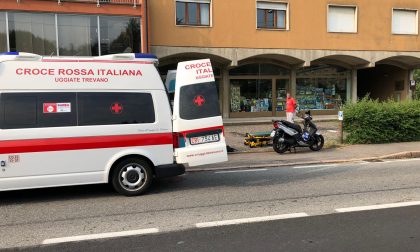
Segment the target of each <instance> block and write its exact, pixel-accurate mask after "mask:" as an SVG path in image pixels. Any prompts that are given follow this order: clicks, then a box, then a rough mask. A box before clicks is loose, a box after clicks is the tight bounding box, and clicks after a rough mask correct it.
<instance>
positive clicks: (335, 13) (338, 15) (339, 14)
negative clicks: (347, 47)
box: [328, 5, 357, 33]
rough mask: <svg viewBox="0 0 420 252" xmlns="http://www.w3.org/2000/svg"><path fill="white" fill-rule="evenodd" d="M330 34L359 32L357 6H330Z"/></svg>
mask: <svg viewBox="0 0 420 252" xmlns="http://www.w3.org/2000/svg"><path fill="white" fill-rule="evenodd" d="M328 32H344V33H356V32H357V8H356V7H355V6H336V5H329V6H328Z"/></svg>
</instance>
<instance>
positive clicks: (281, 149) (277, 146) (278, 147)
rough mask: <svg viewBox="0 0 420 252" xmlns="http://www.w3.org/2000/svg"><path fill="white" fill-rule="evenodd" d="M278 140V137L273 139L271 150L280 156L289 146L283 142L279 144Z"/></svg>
mask: <svg viewBox="0 0 420 252" xmlns="http://www.w3.org/2000/svg"><path fill="white" fill-rule="evenodd" d="M279 139H280V137H275V138H274V139H273V149H274V151H275V152H277V153H279V154H282V153H285V152H286V151H287V150H288V149H289V146H288V145H287V144H286V143H285V142H280V141H279Z"/></svg>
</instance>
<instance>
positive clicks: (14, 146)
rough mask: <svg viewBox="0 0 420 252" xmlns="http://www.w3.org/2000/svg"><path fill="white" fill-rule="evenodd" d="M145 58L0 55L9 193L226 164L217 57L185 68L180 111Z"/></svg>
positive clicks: (125, 188) (2, 182) (126, 181)
mask: <svg viewBox="0 0 420 252" xmlns="http://www.w3.org/2000/svg"><path fill="white" fill-rule="evenodd" d="M156 63H157V59H156V57H155V56H153V55H145V54H115V55H108V56H101V57H88V58H81V57H79V58H74V57H69V58H62V57H42V56H39V55H35V54H29V53H14V52H12V53H4V54H0V191H6V190H18V189H28V188H41V187H54V186H70V185H81V184H96V183H110V184H112V185H113V187H114V188H115V190H117V191H118V192H120V193H122V194H124V195H127V196H133V195H139V194H141V193H143V192H144V191H145V190H146V189H147V188H148V187H149V186H150V184H151V182H152V180H153V178H162V177H169V176H177V175H180V174H183V173H184V172H185V166H197V165H204V164H210V163H217V162H223V161H226V160H227V152H226V143H225V138H224V131H223V121H222V118H221V116H220V110H219V103H218V96H217V91H216V87H215V84H214V77H213V74H212V67H211V63H210V60H198V61H190V62H181V63H179V65H178V69H177V80H176V83H177V84H176V92H175V99H174V107H173V111H171V106H170V104H169V100H168V96H167V92H166V90H165V86H164V84H163V83H162V80H161V79H160V76H159V74H158V71H157V69H156V67H155V64H156Z"/></svg>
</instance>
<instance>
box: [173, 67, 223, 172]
mask: <svg viewBox="0 0 420 252" xmlns="http://www.w3.org/2000/svg"><path fill="white" fill-rule="evenodd" d="M173 132H174V152H175V153H174V154H175V159H176V162H177V163H180V164H186V165H188V166H198V165H205V164H213V163H219V162H224V161H227V150H226V141H225V137H224V128H223V120H222V116H221V114H220V106H219V97H218V94H217V88H216V84H215V81H214V75H213V69H212V66H211V63H210V60H209V59H205V60H195V61H187V62H180V63H178V68H177V74H176V86H175V96H174V110H173Z"/></svg>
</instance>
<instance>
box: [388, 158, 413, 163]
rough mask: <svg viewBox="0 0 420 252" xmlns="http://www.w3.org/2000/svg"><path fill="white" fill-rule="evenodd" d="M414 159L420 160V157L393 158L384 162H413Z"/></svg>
mask: <svg viewBox="0 0 420 252" xmlns="http://www.w3.org/2000/svg"><path fill="white" fill-rule="evenodd" d="M412 161H420V158H408V159H391V160H386V161H384V163H393V162H412Z"/></svg>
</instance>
